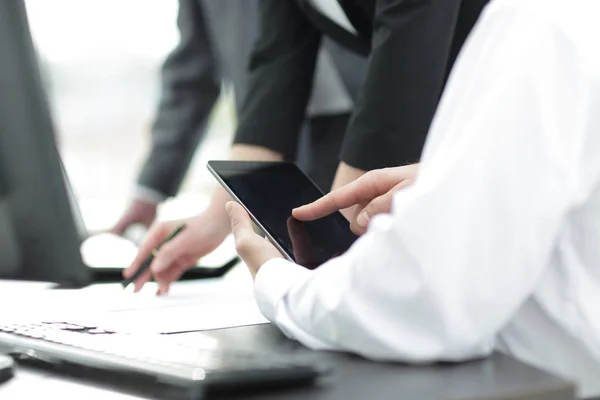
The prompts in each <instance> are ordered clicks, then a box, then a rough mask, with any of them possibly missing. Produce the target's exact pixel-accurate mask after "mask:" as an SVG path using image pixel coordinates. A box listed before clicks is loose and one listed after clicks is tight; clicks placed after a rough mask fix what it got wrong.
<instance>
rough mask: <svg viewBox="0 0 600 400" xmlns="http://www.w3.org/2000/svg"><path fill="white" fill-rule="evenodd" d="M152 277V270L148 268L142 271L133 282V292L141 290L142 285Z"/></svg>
mask: <svg viewBox="0 0 600 400" xmlns="http://www.w3.org/2000/svg"><path fill="white" fill-rule="evenodd" d="M150 279H152V271H150V270H148V271H146V272H144V273H143V274H142V275H141V276H140V277H139V278H138V279H136V280H135V282H134V283H133V292H134V293H137V292H139V291H140V290H142V287H143V286H144V285H145V284H146V283H147V282H148V281H149V280H150Z"/></svg>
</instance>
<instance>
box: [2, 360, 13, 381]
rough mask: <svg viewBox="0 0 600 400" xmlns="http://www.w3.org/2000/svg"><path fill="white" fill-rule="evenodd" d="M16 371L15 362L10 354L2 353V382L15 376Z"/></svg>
mask: <svg viewBox="0 0 600 400" xmlns="http://www.w3.org/2000/svg"><path fill="white" fill-rule="evenodd" d="M14 373H15V362H14V361H13V359H12V358H10V357H9V356H5V355H2V354H0V383H4V382H6V381H7V380H9V379H10V378H12V377H13V375H14Z"/></svg>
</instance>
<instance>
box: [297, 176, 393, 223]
mask: <svg viewBox="0 0 600 400" xmlns="http://www.w3.org/2000/svg"><path fill="white" fill-rule="evenodd" d="M387 178H388V175H387V174H386V172H385V171H384V170H374V171H370V172H367V173H366V174H364V175H363V176H361V177H360V178H358V179H356V180H355V181H353V182H351V183H349V184H347V185H345V186H342V187H341V188H339V189H337V190H334V191H332V192H330V193H328V194H326V195H325V196H323V197H321V198H320V199H319V200H317V201H314V202H312V203H310V204H307V205H304V206H302V207H298V208H296V209H294V210H293V211H292V215H293V216H294V218H296V219H298V220H300V221H312V220H315V219H318V218H322V217H324V216H326V215H329V214H331V213H333V212H335V211H339V210H343V209H346V208H349V207H352V206H354V205H356V204H359V203H361V202H365V201H369V200H371V199H373V198H375V197H377V196H380V195H382V194H384V193H386V192H387V191H388V190H389V189H391V188H392V181H391V180H390V179H387Z"/></svg>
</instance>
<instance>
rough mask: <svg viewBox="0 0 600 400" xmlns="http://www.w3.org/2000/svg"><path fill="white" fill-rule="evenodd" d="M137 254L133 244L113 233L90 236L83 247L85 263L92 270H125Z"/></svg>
mask: <svg viewBox="0 0 600 400" xmlns="http://www.w3.org/2000/svg"><path fill="white" fill-rule="evenodd" d="M136 254H137V246H136V245H135V244H134V243H133V242H131V241H130V240H127V239H125V238H122V237H120V236H117V235H113V234H111V233H101V234H98V235H94V236H90V237H89V238H87V239H86V240H85V241H84V242H83V243H82V245H81V255H82V256H83V261H84V263H85V264H86V265H88V266H90V267H92V268H94V267H95V268H125V267H127V266H129V264H130V263H131V262H132V261H133V259H134V258H135V256H136Z"/></svg>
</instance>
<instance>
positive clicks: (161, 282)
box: [154, 260, 191, 296]
mask: <svg viewBox="0 0 600 400" xmlns="http://www.w3.org/2000/svg"><path fill="white" fill-rule="evenodd" d="M184 261H185V260H184ZM190 265H191V263H186V262H183V261H180V262H177V263H176V264H175V265H173V266H172V267H171V268H169V269H168V270H165V271H163V272H161V273H158V274H156V275H155V276H154V279H155V280H156V282H157V284H158V290H157V292H156V295H157V296H162V295H165V294H167V293H169V286H170V285H171V283H173V282H175V281H177V280H179V278H181V275H183V273H184V272H185V271H186V269H188V268H189V267H190Z"/></svg>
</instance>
